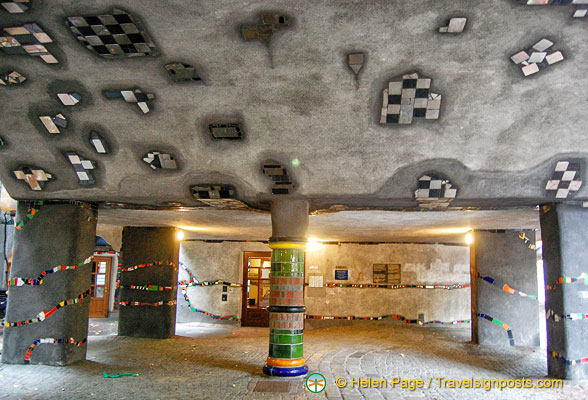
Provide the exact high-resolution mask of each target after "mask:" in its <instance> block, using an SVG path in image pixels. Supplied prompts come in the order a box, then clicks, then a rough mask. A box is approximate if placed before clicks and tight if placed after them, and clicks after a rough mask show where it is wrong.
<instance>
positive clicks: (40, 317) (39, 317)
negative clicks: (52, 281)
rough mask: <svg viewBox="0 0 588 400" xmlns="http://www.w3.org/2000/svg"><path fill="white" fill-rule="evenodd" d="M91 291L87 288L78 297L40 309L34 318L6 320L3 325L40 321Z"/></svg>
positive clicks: (84, 296)
mask: <svg viewBox="0 0 588 400" xmlns="http://www.w3.org/2000/svg"><path fill="white" fill-rule="evenodd" d="M91 292H92V290H91V289H88V290H86V291H85V292H84V293H82V294H80V295H79V296H78V297H75V298H73V299H68V300H64V301H62V302H61V303H59V304H58V305H56V306H55V307H53V308H52V309H51V310H43V311H41V312H40V313H39V314H37V315H36V316H35V318H32V319H28V320H25V321H18V322H8V321H5V322H4V326H6V327H15V326H23V325H28V324H34V323H36V322H42V321H44V320H46V319H47V318H49V317H50V316H51V315H53V314H54V313H55V312H56V311H57V310H59V309H60V308H62V307H67V306H70V305H72V304H77V303H79V302H81V301H82V300H83V299H85V298H86V297H89V296H90V293H91Z"/></svg>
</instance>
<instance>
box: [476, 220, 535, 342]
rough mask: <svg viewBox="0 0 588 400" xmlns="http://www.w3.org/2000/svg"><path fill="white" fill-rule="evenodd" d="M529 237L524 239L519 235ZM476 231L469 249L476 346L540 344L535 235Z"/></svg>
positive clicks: (527, 232) (528, 231)
mask: <svg viewBox="0 0 588 400" xmlns="http://www.w3.org/2000/svg"><path fill="white" fill-rule="evenodd" d="M521 232H522V233H524V234H525V237H526V238H527V239H528V240H527V241H525V240H524V239H521V238H520V237H519V235H520V234H521ZM521 232H519V231H517V232H514V231H475V232H474V233H473V237H474V242H473V244H472V245H471V246H470V252H471V253H470V256H471V257H470V262H471V268H472V270H473V271H472V279H474V277H475V280H476V282H472V283H473V284H474V286H472V288H475V290H472V292H471V293H472V307H473V308H474V311H475V314H476V316H474V313H472V318H473V319H477V321H476V322H477V326H476V325H475V324H472V342H473V343H479V344H491V345H505V346H509V345H510V346H515V345H516V346H539V344H540V342H539V304H538V302H537V252H536V251H535V250H534V249H532V248H529V246H530V245H533V244H534V243H535V231H533V230H526V231H521Z"/></svg>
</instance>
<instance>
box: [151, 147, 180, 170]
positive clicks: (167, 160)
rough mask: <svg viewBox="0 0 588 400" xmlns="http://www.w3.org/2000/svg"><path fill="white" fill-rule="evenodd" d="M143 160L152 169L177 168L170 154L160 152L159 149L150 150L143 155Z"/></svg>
mask: <svg viewBox="0 0 588 400" xmlns="http://www.w3.org/2000/svg"><path fill="white" fill-rule="evenodd" d="M143 161H145V162H146V163H147V164H148V165H149V166H150V167H151V168H152V169H154V170H158V169H159V170H161V169H177V168H178V165H177V163H176V160H175V159H174V157H173V156H172V155H171V154H168V153H162V152H159V151H150V152H148V153H147V154H145V155H144V156H143Z"/></svg>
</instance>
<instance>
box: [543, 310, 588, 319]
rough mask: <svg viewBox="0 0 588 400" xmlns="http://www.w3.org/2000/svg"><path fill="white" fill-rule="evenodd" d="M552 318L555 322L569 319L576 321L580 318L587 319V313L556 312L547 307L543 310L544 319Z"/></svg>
mask: <svg viewBox="0 0 588 400" xmlns="http://www.w3.org/2000/svg"><path fill="white" fill-rule="evenodd" d="M550 318H551V319H552V320H554V321H555V322H559V321H564V320H570V321H578V320H581V319H588V314H582V313H572V314H556V313H555V311H553V310H551V309H549V310H547V311H546V312H545V319H550Z"/></svg>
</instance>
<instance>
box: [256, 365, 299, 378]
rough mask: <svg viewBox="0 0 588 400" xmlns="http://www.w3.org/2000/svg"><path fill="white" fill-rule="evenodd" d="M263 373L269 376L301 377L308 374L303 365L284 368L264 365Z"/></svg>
mask: <svg viewBox="0 0 588 400" xmlns="http://www.w3.org/2000/svg"><path fill="white" fill-rule="evenodd" d="M263 373H264V374H266V375H269V376H301V375H306V374H307V373H308V367H307V366H306V365H303V366H302V367H295V368H285V367H273V366H271V365H264V366H263Z"/></svg>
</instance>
